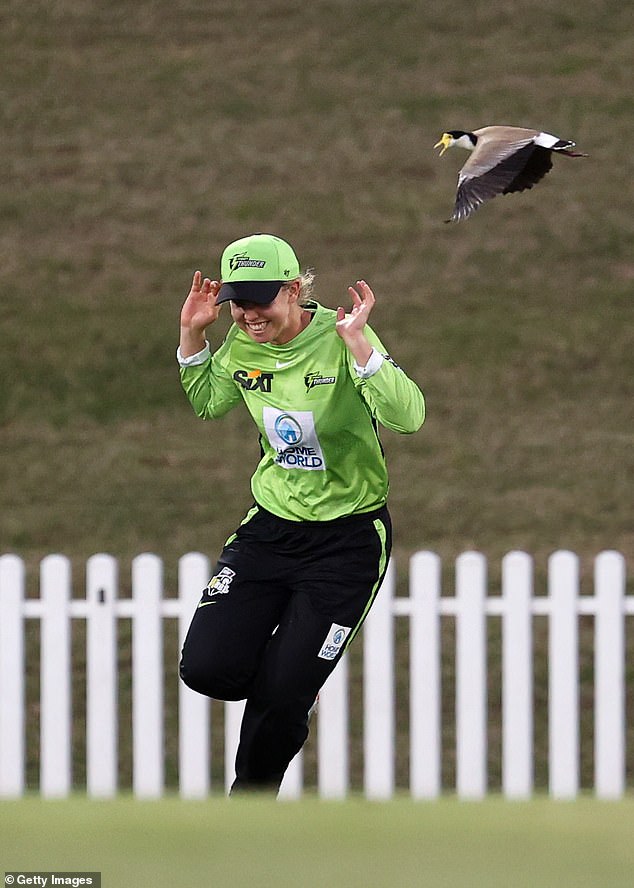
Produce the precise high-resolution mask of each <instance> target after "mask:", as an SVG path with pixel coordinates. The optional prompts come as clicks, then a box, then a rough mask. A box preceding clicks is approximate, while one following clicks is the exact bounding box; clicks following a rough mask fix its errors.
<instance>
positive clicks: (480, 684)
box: [456, 552, 487, 799]
mask: <svg viewBox="0 0 634 888" xmlns="http://www.w3.org/2000/svg"><path fill="white" fill-rule="evenodd" d="M485 595H486V560H485V558H484V556H483V555H481V554H480V553H479V552H464V553H463V554H462V555H460V556H459V557H458V559H457V563H456V603H457V605H458V612H457V614H456V789H457V792H458V795H459V796H461V798H465V799H480V798H482V797H483V796H484V794H485V793H486V786H487V761H486V741H487V720H486V715H487V683H486V651H487V640H486V618H485V610H484V604H485Z"/></svg>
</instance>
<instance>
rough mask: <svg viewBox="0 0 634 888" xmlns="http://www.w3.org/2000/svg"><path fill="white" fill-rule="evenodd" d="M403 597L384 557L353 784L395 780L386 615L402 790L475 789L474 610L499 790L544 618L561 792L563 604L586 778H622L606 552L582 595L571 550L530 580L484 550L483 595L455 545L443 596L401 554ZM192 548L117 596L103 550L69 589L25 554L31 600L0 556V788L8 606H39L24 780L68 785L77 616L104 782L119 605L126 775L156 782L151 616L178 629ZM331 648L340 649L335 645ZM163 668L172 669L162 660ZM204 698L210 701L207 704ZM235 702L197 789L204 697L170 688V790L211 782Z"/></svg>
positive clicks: (297, 780)
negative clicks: (496, 638)
mask: <svg viewBox="0 0 634 888" xmlns="http://www.w3.org/2000/svg"><path fill="white" fill-rule="evenodd" d="M409 567H410V575H409V596H408V597H404V596H398V597H396V596H395V574H394V564H393V563H392V564H390V568H389V570H388V574H387V576H386V579H385V581H384V583H383V588H382V590H381V592H380V594H379V596H378V598H377V601H376V603H375V605H374V607H373V609H372V611H371V613H370V615H369V617H368V619H367V621H366V624H365V627H364V630H363V635H362V644H363V695H364V700H363V748H364V763H363V787H364V792H365V795H366V796H367V797H368V798H371V799H389V798H390V797H392V796H393V794H394V792H395V760H396V754H395V735H396V711H395V707H396V704H395V679H396V676H395V662H394V653H395V642H394V620H395V618H401V617H406V618H408V619H409V623H410V626H409V628H410V633H409V693H410V704H409V706H410V709H409V779H410V783H409V789H410V793H411V795H412V797H414V798H416V799H431V798H435V797H437V796H438V795H439V794H440V793H441V792H445V791H455V792H456V793H457V795H458V796H459V797H461V798H465V799H479V798H481V797H483V796H484V795H485V794H486V793H487V791H488V775H487V702H488V701H487V617H488V616H497V617H501V626H502V662H501V670H502V792H503V794H504V795H505V796H506V797H508V798H514V799H523V798H528V797H530V796H531V795H532V794H533V792H534V748H533V735H534V725H533V722H534V710H533V666H534V664H533V623H534V620H533V617H535V616H546V617H547V618H548V623H549V632H548V637H549V642H548V676H549V677H548V781H549V791H550V794H551V796H553V797H555V798H560V799H563V798H574V797H575V796H576V795H577V793H578V792H579V788H580V774H579V770H580V769H579V761H580V737H579V725H580V711H579V707H580V703H579V687H580V684H579V631H578V626H579V616H580V615H592V616H593V617H594V627H595V629H594V678H595V687H594V713H593V719H594V791H595V793H596V795H597V796H598V797H600V798H606V799H613V798H619V797H621V796H622V795H623V794H624V793H625V791H626V697H627V694H628V693H629V696H630V705H631V704H632V699H631V698H632V688H629V689H627V688H626V631H627V622H628V621H627V617H628V616H632V615H634V597H633V596H627V595H626V567H625V559H624V558H623V556H622V555H621V554H620V553H618V552H614V551H606V552H602V553H601V554H600V555H599V556H598V557H597V558H596V560H595V564H594V590H593V594H592V595H581V594H580V589H579V559H578V558H577V556H576V555H575V554H573V553H572V552H567V551H559V552H556V553H554V554H553V555H552V556H551V558H550V559H549V563H548V594H547V595H542V596H538V595H535V594H534V588H533V561H532V559H531V557H530V556H529V555H528V554H526V553H524V552H510V553H509V554H508V555H506V556H505V557H504V559H503V563H502V590H501V595H495V596H487V563H486V560H485V558H484V556H482V555H481V554H479V553H476V552H465V553H463V554H462V555H460V556H459V558H458V559H457V560H456V565H455V594H454V595H451V596H447V595H443V594H442V582H441V562H440V559H439V557H438V556H437V555H436V554H434V553H432V552H419V553H417V554H416V555H414V557H413V558H412V560H411V563H410V566H409ZM209 568H210V565H209V561H208V559H207V558H206V557H205V556H203V555H201V554H199V553H189V554H187V555H184V556H183V557H182V558H181V559H180V561H179V578H178V585H179V590H178V592H179V594H178V597H177V598H166V597H163V592H164V590H163V566H162V562H161V560H160V559H159V558H158V557H157V556H155V555H150V554H144V555H139V556H138V557H137V558H136V559H134V561H133V563H132V597H131V598H130V599H121V598H119V597H118V587H119V578H118V564H117V561H116V560H115V559H114V558H113V557H111V556H109V555H95V556H93V557H92V558H90V559H89V560H88V562H87V569H86V597H85V598H82V599H78V598H73V597H72V596H71V579H72V578H71V567H70V563H69V561H68V559H66V558H65V557H63V556H61V555H50V556H48V557H47V558H45V559H44V560H43V561H42V562H41V565H40V597H39V598H27V597H26V595H25V567H24V564H23V562H22V561H21V560H20V559H19V558H18V557H16V556H14V555H4V556H2V557H0V797H5V798H7V797H19V796H22V795H23V794H24V792H25V789H26V786H25V784H26V777H25V773H26V749H25V734H26V714H25V712H26V710H25V704H26V700H25V695H26V689H25V654H26V650H25V648H26V646H25V625H24V621H25V620H30V619H36V620H39V621H40V646H41V647H40V779H39V792H40V793H41V795H43V796H45V797H63V796H66V795H68V794H69V793H70V792H71V791H72V790H73V767H72V746H71V740H72V707H73V674H72V663H71V621H72V620H75V619H81V620H85V621H86V664H87V665H86V676H85V678H86V785H87V793H88V795H89V796H93V797H100V798H103V797H110V796H113V795H115V794H116V793H117V791H118V777H117V774H118V760H117V750H118V734H119V726H118V699H117V697H118V674H117V621H118V619H119V618H131V620H132V760H133V761H132V771H133V778H132V779H133V785H132V789H133V792H134V794H135V795H136V796H138V797H141V798H157V797H160V796H161V795H163V794H164V792H165V774H164V772H165V753H164V716H165V713H164V644H163V622H164V620H165V619H169V618H172V619H176V620H178V627H179V637H180V639H182V638H183V637H184V634H185V632H186V629H187V627H188V625H189V621H190V619H191V616H192V614H193V611H194V608H195V606H196V604H197V601H198V599H199V596H200V592H201V589H202V588H203V587H204V586H205V585H206V583H207V580H208V578H209ZM443 617H451V618H453V619H455V736H456V745H455V762H456V766H455V773H456V782H455V787H446V786H442V781H441V765H442V753H443V749H442V731H441V711H442V709H441V703H442V694H443V688H442V683H441V619H442V618H443ZM348 656H349V655H346V657H348ZM346 657H344V659H343V660H342V662H341V663H340V664H339V666H338V667H337V668H336V669H335V671H334V673H333V674H332V676H331V678H330V679H329V681H328V682H327V684H326V686H325V687H324V689H323V690H322V693H321V695H320V702H319V709H318V716H317V720H316V725H314V726H313V730H316V732H317V741H316V742H317V746H316V748H317V772H318V773H317V792H318V793H319V795H320V796H321V797H324V798H331V799H338V798H343V797H345V796H346V795H347V794H348V793H349V791H350V761H349V746H350V744H349V706H348V704H349V700H348V671H349V664H348V662H347V659H346ZM172 668H174V669H175V668H176V665H175V664H174V666H173V667H172ZM214 705H217V704H214ZM243 705H244V704H243V703H227V704H225V707H226V709H225V718H224V738H223V744H222V746H223V749H222V751H220V750H214V749H212V750H211V755H212V756H215V755H216V754H218V755H223V756H224V781H223V784H224V785H223V786H222V787H217V786H213V787H212V786H211V780H210V768H209V760H210V757H209V755H208V754H207V753H208V750H209V748H210V743H211V732H210V706H209V701H208V700H206V699H205V698H203V697H201V696H200V695H198V694H195V693H193V692H191V691H189V690H188V689H187V688H186V687H185V686H184V685H182V683H181V685H180V687H179V713H178V716H179V717H178V724H179V736H178V749H179V752H178V772H179V776H178V779H179V791H180V794H181V795H182V796H183V797H185V798H202V797H205V796H207V795H208V794H209V793H210V792H211V791H212V790H214V791H216V790H218V791H220V790H226V789H227V787H228V786H229V785H230V784H231V781H232V779H233V776H234V772H233V759H234V755H235V750H236V747H237V742H238V732H239V725H240V718H241V714H242V709H243ZM302 791H303V769H302V754H301V753H300V754H299V755H298V756H297V757H296V759H295V760H294V761H293V762H292V763H291V766H290V768H289V770H288V772H287V775H286V778H285V780H284V783H283V786H282V792H281V795H282V797H284V798H296V797H298V796H300V795H301V794H302Z"/></svg>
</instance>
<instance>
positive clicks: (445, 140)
mask: <svg viewBox="0 0 634 888" xmlns="http://www.w3.org/2000/svg"><path fill="white" fill-rule="evenodd" d="M452 141H453V139H452V138H451V136H450V135H449V133H443V134H442V139H441V140H440V142H436V144H435V145H434V148H440V154H439V155H438V157H442V156H443V154H444V153H445V151H446V150H447V148H449V146H450V145H451V143H452Z"/></svg>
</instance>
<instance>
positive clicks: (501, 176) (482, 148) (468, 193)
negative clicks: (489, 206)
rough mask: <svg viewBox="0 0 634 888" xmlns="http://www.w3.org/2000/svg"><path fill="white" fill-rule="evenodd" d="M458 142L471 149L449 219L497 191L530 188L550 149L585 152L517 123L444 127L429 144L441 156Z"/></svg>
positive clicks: (548, 158)
mask: <svg viewBox="0 0 634 888" xmlns="http://www.w3.org/2000/svg"><path fill="white" fill-rule="evenodd" d="M455 145H457V146H458V147H460V148H466V149H467V151H470V152H471V154H470V157H469V159H468V160H467V162H466V163H465V165H464V166H463V167H462V169H461V170H460V173H459V174H458V189H457V191H456V203H455V205H454V209H453V213H452V216H451V219H447V220H446V221H447V222H460V220H461V219H467V218H468V217H469V216H470V215H471V213H473V212H474V211H475V210H477V209H478V207H479V206H481V205H482V204H483V203H484V202H485V201H487V200H491V199H492V198H494V197H496V196H497V195H498V194H511V193H512V192H514V191H524V190H526V189H527V188H532V187H533V185H536V184H537V182H539V181H540V179H542V178H543V177H544V176H545V175H546V173H547V172H548V171H549V170H550V169H551V168H552V165H553V164H552V155H553V154H565V155H566V156H567V157H587V156H588V155H587V154H580V153H579V152H576V151H573V150H572V149H573V148H574V147H575V143H574V142H571V141H570V140H569V139H560V138H559V137H558V136H553V135H551V134H550V133H542V132H539V130H534V129H524V128H523V127H517V126H484V127H482V128H481V129H477V130H474V131H473V132H472V133H471V132H467V131H465V130H448V131H447V132H446V133H443V134H442V137H441V139H440V141H439V142H437V143H436V144H435V145H434V148H440V155H439V156H440V157H442V155H443V154H444V153H445V151H446V150H447V149H448V148H453V147H454V146H455Z"/></svg>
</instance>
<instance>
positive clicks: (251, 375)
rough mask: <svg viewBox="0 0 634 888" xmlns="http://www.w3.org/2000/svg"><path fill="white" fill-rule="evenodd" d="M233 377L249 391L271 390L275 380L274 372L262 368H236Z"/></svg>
mask: <svg viewBox="0 0 634 888" xmlns="http://www.w3.org/2000/svg"><path fill="white" fill-rule="evenodd" d="M233 378H234V379H235V381H236V382H237V383H238V385H241V386H242V388H243V389H245V390H246V391H247V392H256V391H260V392H270V391H271V383H272V382H273V374H272V373H263V372H262V371H261V370H236V372H235V373H234V374H233Z"/></svg>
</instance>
